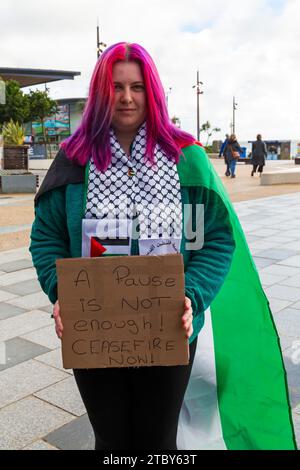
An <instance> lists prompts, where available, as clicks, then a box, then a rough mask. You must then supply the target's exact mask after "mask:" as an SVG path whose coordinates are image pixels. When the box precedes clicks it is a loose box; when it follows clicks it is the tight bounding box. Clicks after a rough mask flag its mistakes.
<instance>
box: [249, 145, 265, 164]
mask: <svg viewBox="0 0 300 470" xmlns="http://www.w3.org/2000/svg"><path fill="white" fill-rule="evenodd" d="M266 156H267V147H266V144H265V143H264V142H263V141H262V140H257V141H256V142H253V144H252V158H251V163H252V164H253V165H260V166H264V165H265V157H266Z"/></svg>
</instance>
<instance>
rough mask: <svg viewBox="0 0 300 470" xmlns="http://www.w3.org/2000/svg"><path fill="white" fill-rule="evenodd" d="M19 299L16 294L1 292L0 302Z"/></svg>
mask: <svg viewBox="0 0 300 470" xmlns="http://www.w3.org/2000/svg"><path fill="white" fill-rule="evenodd" d="M17 297H18V296H17V295H16V294H11V293H10V292H6V291H4V290H0V302H6V301H7V300H12V299H15V298H17Z"/></svg>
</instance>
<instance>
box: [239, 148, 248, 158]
mask: <svg viewBox="0 0 300 470" xmlns="http://www.w3.org/2000/svg"><path fill="white" fill-rule="evenodd" d="M241 149H242V152H241V154H240V157H241V158H246V152H247V147H241Z"/></svg>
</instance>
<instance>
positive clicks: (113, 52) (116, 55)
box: [61, 42, 195, 172]
mask: <svg viewBox="0 0 300 470" xmlns="http://www.w3.org/2000/svg"><path fill="white" fill-rule="evenodd" d="M117 61H126V62H129V61H135V62H137V63H138V64H139V65H140V67H141V70H142V74H143V77H144V84H145V91H146V100H147V118H146V124H147V146H146V158H147V160H149V161H150V162H151V163H154V149H155V145H156V143H158V144H159V145H160V146H161V148H162V150H163V151H164V152H165V154H166V155H167V156H168V158H169V159H170V160H173V161H175V162H176V163H178V160H179V157H180V154H181V153H182V151H181V148H182V147H184V146H187V145H191V144H193V143H194V142H195V139H194V138H193V136H192V135H190V134H188V133H187V132H184V131H182V130H180V129H178V128H177V127H176V126H175V125H174V124H173V123H172V122H171V121H170V119H169V116H168V111H167V106H166V100H165V94H164V90H163V86H162V84H161V81H160V78H159V75H158V72H157V69H156V66H155V64H154V62H153V60H152V59H151V57H150V55H149V54H148V52H147V51H146V50H145V49H144V48H143V47H141V46H139V45H138V44H128V43H125V42H120V43H118V44H115V45H113V46H110V47H109V48H108V49H106V50H105V51H104V52H103V54H102V55H101V57H100V58H99V60H98V61H97V63H96V67H95V69H94V72H93V75H92V79H91V83H90V90H89V96H88V100H87V103H86V106H85V109H84V113H83V116H82V120H81V123H80V126H79V127H78V129H77V130H76V131H75V132H74V133H73V134H72V135H71V136H70V137H68V138H67V139H66V140H65V141H64V142H63V143H62V144H61V148H63V149H64V150H65V152H66V154H67V156H68V158H69V159H70V160H76V162H77V163H78V164H80V165H82V166H84V165H85V164H86V163H87V162H88V160H89V159H90V158H91V157H93V160H94V162H95V164H96V167H97V168H98V169H99V170H100V171H102V172H104V171H105V170H106V169H107V167H108V166H109V164H110V162H111V150H110V127H111V122H112V117H113V103H114V86H113V81H112V70H113V65H114V64H115V63H116V62H117Z"/></svg>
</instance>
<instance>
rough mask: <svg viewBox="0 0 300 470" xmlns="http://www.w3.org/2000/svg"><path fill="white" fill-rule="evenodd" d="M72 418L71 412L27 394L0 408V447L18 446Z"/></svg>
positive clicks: (14, 448) (3, 448)
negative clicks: (26, 396)
mask: <svg viewBox="0 0 300 470" xmlns="http://www.w3.org/2000/svg"><path fill="white" fill-rule="evenodd" d="M73 420H74V416H72V415H71V414H69V413H66V412H65V411H63V410H60V409H58V408H56V407H55V406H52V405H49V403H45V402H43V401H42V400H39V399H38V398H35V397H28V398H26V399H23V400H21V401H18V402H16V403H13V404H11V405H10V406H7V407H6V408H3V409H2V410H0V449H1V450H19V449H22V448H24V447H26V445H29V444H31V443H32V442H33V441H35V440H37V439H41V438H42V437H43V436H45V435H47V434H48V433H50V432H51V431H53V430H54V429H56V428H60V427H61V426H62V425H64V424H66V423H69V422H71V421H73Z"/></svg>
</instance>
